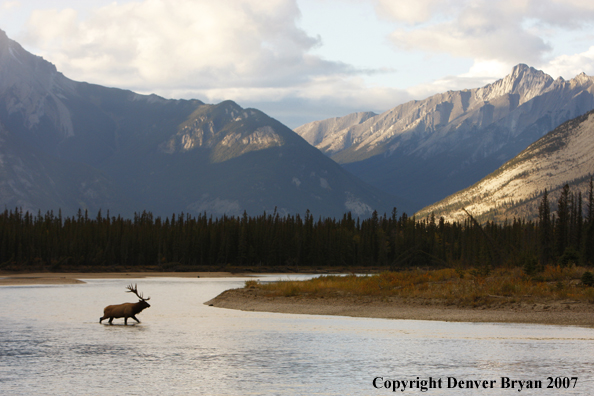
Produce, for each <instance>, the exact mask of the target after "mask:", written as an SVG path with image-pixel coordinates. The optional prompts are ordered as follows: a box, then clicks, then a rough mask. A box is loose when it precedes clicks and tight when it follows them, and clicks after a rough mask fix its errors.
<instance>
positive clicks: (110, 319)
mask: <svg viewBox="0 0 594 396" xmlns="http://www.w3.org/2000/svg"><path fill="white" fill-rule="evenodd" d="M112 320H113V316H112V317H111V318H109V324H111V322H112Z"/></svg>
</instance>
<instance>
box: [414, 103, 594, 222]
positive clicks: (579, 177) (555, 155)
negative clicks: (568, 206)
mask: <svg viewBox="0 0 594 396" xmlns="http://www.w3.org/2000/svg"><path fill="white" fill-rule="evenodd" d="M593 174H594V111H591V112H589V113H587V114H585V115H582V116H580V117H577V118H575V119H573V120H571V121H568V122H566V123H564V124H562V125H561V126H559V127H557V128H556V129H555V130H553V131H551V132H550V133H548V134H547V135H545V136H544V137H542V138H541V139H539V140H538V141H536V142H535V143H533V144H531V145H530V146H529V147H528V148H527V149H525V150H524V151H522V152H521V153H520V154H519V155H517V156H516V157H515V158H513V159H512V160H510V161H508V162H506V163H505V164H504V165H503V166H502V167H500V168H499V169H497V171H495V172H493V173H491V174H490V175H488V176H487V177H485V178H484V179H482V180H481V181H480V182H478V183H476V184H475V185H473V186H471V187H469V188H466V189H464V190H462V191H460V192H457V193H456V194H453V195H451V196H449V197H447V198H446V199H444V200H442V201H440V202H438V203H436V204H433V205H430V206H428V207H426V208H424V209H423V210H421V211H420V212H419V213H417V215H418V216H420V217H425V216H428V215H430V214H431V213H432V212H433V213H434V214H435V215H436V216H437V217H440V216H444V218H445V219H446V220H449V221H452V220H458V221H460V220H462V219H464V218H465V217H467V215H466V213H465V212H464V211H463V208H466V209H467V210H468V211H469V212H470V213H471V214H472V215H473V216H474V217H476V218H478V219H480V220H483V221H484V220H495V221H502V220H504V219H505V218H509V219H511V218H513V217H514V216H515V217H522V218H526V219H536V218H538V206H539V204H540V202H541V200H542V195H543V193H544V190H545V189H547V191H548V192H549V193H550V196H549V198H548V199H549V202H551V203H554V202H556V200H557V199H558V196H559V194H560V191H561V190H562V188H563V186H564V185H565V184H569V185H570V186H571V190H572V191H574V192H575V193H576V194H577V191H581V192H582V194H584V198H586V197H587V195H586V194H585V193H587V192H588V190H589V182H590V177H591V176H592V175H593Z"/></svg>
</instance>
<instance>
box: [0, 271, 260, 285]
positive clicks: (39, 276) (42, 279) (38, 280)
mask: <svg viewBox="0 0 594 396" xmlns="http://www.w3.org/2000/svg"><path fill="white" fill-rule="evenodd" d="M248 276H253V274H239V273H231V272H98V273H97V272H95V273H90V272H78V273H55V272H53V273H52V272H39V273H29V274H8V273H4V274H3V273H0V286H27V285H68V284H77V283H85V282H84V281H82V280H81V279H137V278H155V277H161V278H197V277H199V278H222V277H248Z"/></svg>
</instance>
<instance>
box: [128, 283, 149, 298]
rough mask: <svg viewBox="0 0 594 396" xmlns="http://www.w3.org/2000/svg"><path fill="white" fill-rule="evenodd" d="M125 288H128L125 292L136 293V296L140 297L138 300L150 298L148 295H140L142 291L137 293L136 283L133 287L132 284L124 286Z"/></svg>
mask: <svg viewBox="0 0 594 396" xmlns="http://www.w3.org/2000/svg"><path fill="white" fill-rule="evenodd" d="M126 289H128V291H127V293H134V294H136V296H137V297H138V298H140V300H142V301H148V300H150V299H151V298H150V297H147V298H144V297H142V293H140V294H139V293H138V285H136V284H135V285H134V287H132V285H128V286H126Z"/></svg>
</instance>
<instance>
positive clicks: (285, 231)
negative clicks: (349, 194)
mask: <svg viewBox="0 0 594 396" xmlns="http://www.w3.org/2000/svg"><path fill="white" fill-rule="evenodd" d="M592 190H593V188H592V179H591V180H590V191H589V196H588V198H587V204H586V205H583V202H582V195H581V193H577V194H575V193H572V192H571V191H570V188H569V186H568V185H566V186H565V188H564V189H563V191H562V193H561V196H560V198H559V200H558V201H557V202H556V205H555V203H553V205H551V203H549V196H548V193H547V191H546V190H545V193H544V195H543V199H542V201H541V203H540V208H539V218H538V220H534V221H532V220H530V221H526V220H523V219H516V218H514V219H510V220H506V221H504V222H503V223H495V222H487V223H485V224H479V223H478V222H477V221H475V220H474V218H473V217H472V216H471V214H470V213H469V216H468V218H467V219H465V220H464V221H460V222H453V223H449V222H446V221H444V219H443V218H439V219H436V218H435V216H434V215H431V216H428V217H427V218H423V219H416V218H415V217H409V216H407V214H406V213H402V214H401V215H399V214H398V211H397V209H396V208H394V209H393V210H392V212H391V213H390V214H383V215H380V214H378V213H377V212H374V213H373V215H372V216H371V217H370V218H368V219H359V218H354V217H353V216H352V215H351V213H346V214H345V215H344V216H343V217H342V218H338V219H336V218H322V217H320V218H317V219H316V218H314V216H312V215H311V213H309V212H306V213H305V214H304V215H303V216H301V215H299V214H297V215H287V216H280V215H279V214H278V213H276V212H273V213H268V214H267V213H263V214H261V215H258V216H248V215H247V213H244V214H243V216H221V217H213V216H208V215H207V214H206V213H203V214H200V215H197V216H192V215H189V214H183V213H182V214H179V215H172V216H171V217H166V218H161V217H155V216H153V214H152V213H150V212H142V213H137V214H135V215H134V216H133V218H123V217H120V216H117V217H116V216H110V215H109V212H107V213H106V214H105V215H104V214H103V213H102V211H99V212H98V213H97V215H96V216H92V217H91V216H89V213H88V212H87V211H84V212H83V211H82V210H79V212H78V214H77V215H76V216H72V217H63V216H62V215H61V213H60V212H58V214H54V213H53V212H51V211H50V212H47V213H45V214H42V213H41V212H38V213H37V214H36V215H35V214H32V213H29V212H24V213H23V211H22V210H20V209H18V208H17V209H14V210H8V209H5V210H4V212H3V213H0V269H2V270H30V269H41V270H53V271H60V270H64V271H73V270H83V271H109V270H124V269H134V268H144V269H153V270H163V271H166V270H183V271H191V270H201V269H204V268H225V267H239V268H253V269H254V270H258V268H262V267H265V268H267V269H275V268H277V269H289V270H295V269H296V268H299V267H301V268H316V267H317V268H330V267H341V268H349V267H352V268H360V267H373V266H381V267H385V268H392V269H398V268H408V267H411V266H417V267H424V268H427V267H446V266H462V267H481V268H491V267H497V266H504V265H508V266H510V265H513V266H518V265H521V266H524V267H525V268H527V270H528V271H537V270H538V268H542V267H543V266H544V265H546V264H561V265H568V264H569V263H576V264H578V263H579V264H584V265H592V264H594V207H593V201H594V199H593V196H592V195H593V191H592ZM551 206H554V207H556V210H555V211H553V210H552V207H551Z"/></svg>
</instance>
